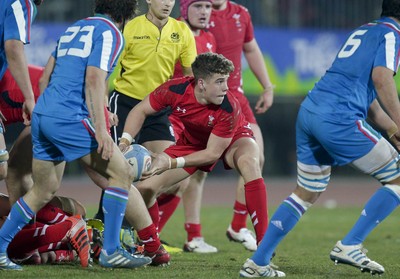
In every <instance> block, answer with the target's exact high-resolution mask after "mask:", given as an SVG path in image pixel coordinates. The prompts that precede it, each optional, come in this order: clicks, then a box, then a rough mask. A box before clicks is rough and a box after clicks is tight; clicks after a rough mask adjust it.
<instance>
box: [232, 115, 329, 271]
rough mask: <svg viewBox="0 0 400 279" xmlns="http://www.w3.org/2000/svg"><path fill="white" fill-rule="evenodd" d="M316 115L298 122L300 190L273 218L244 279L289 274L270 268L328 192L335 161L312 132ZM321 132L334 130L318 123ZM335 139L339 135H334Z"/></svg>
mask: <svg viewBox="0 0 400 279" xmlns="http://www.w3.org/2000/svg"><path fill="white" fill-rule="evenodd" d="M314 118H315V116H313V115H310V114H308V113H307V112H306V111H304V110H300V112H299V115H298V117H297V122H296V145H297V157H298V163H297V187H296V188H295V190H294V191H293V193H292V194H291V195H289V196H288V197H287V198H286V199H285V200H284V201H283V202H282V203H281V205H280V206H279V207H278V208H277V210H276V211H275V213H274V215H273V216H272V217H271V219H270V221H269V224H268V230H267V231H266V233H265V235H264V237H263V239H262V241H261V243H259V246H258V248H257V250H256V252H255V253H254V254H253V256H252V257H251V258H250V259H248V260H247V261H246V262H245V264H244V265H243V267H242V269H241V270H240V275H241V276H243V277H252V274H254V273H257V272H261V273H265V274H269V275H271V276H270V277H274V276H275V277H282V276H284V275H285V274H284V273H283V272H280V271H276V270H274V269H273V268H271V267H270V265H269V264H270V261H271V257H272V255H273V253H274V251H275V250H276V247H277V246H278V244H279V243H280V242H281V241H282V240H283V239H284V237H285V236H286V235H287V234H288V233H289V232H290V231H291V230H292V229H293V228H294V227H295V225H296V224H297V223H298V221H299V220H300V218H301V217H302V216H303V215H304V214H305V212H306V211H307V210H308V208H310V206H311V205H312V204H313V203H314V202H315V201H316V200H317V198H318V197H319V196H320V194H321V193H322V192H323V191H325V189H326V187H327V185H328V182H329V180H330V174H331V167H330V163H333V159H332V158H331V157H330V155H329V154H328V153H327V152H326V150H325V149H324V148H323V147H322V146H321V144H320V143H319V142H318V140H316V138H315V136H314V135H313V134H309V132H308V131H309V130H312V128H314V125H313V124H312V123H314V122H313V119H314ZM316 126H317V128H316V129H317V130H318V131H321V134H323V135H327V134H328V132H329V131H331V130H332V129H330V127H328V128H324V126H323V125H321V124H320V123H318V124H317V125H316ZM333 135H334V136H335V133H333ZM320 162H321V163H320Z"/></svg>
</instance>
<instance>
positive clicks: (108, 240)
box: [103, 187, 129, 255]
mask: <svg viewBox="0 0 400 279" xmlns="http://www.w3.org/2000/svg"><path fill="white" fill-rule="evenodd" d="M128 194H129V192H128V191H127V190H124V189H122V188H117V187H108V188H107V189H106V190H105V191H104V196H103V212H104V242H103V249H104V250H106V251H107V254H108V255H111V254H113V253H114V252H115V250H116V249H117V248H118V247H119V246H120V245H121V242H120V237H119V234H120V230H121V225H122V219H123V218H124V215H125V209H126V204H127V203H128Z"/></svg>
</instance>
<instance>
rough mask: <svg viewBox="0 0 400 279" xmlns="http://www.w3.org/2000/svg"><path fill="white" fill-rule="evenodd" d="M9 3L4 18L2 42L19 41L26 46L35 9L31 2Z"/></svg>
mask: <svg viewBox="0 0 400 279" xmlns="http://www.w3.org/2000/svg"><path fill="white" fill-rule="evenodd" d="M10 2H11V3H10V6H8V7H6V9H7V10H6V14H5V15H6V16H5V18H4V31H5V32H4V34H3V35H4V41H7V40H20V41H21V42H23V43H24V44H28V43H29V41H30V33H31V25H32V21H33V15H34V12H35V7H34V5H33V4H32V2H31V1H21V0H20V1H10Z"/></svg>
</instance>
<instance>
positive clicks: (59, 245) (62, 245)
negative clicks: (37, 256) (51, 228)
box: [38, 242, 71, 253]
mask: <svg viewBox="0 0 400 279" xmlns="http://www.w3.org/2000/svg"><path fill="white" fill-rule="evenodd" d="M70 249H71V248H70V246H68V243H67V242H54V243H50V244H48V245H43V246H42V247H39V248H38V251H39V253H45V252H49V251H56V250H70Z"/></svg>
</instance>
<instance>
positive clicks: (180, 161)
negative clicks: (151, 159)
mask: <svg viewBox="0 0 400 279" xmlns="http://www.w3.org/2000/svg"><path fill="white" fill-rule="evenodd" d="M184 166H185V158H183V157H178V158H176V167H177V168H183V167H184Z"/></svg>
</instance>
